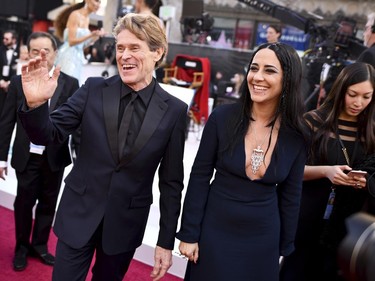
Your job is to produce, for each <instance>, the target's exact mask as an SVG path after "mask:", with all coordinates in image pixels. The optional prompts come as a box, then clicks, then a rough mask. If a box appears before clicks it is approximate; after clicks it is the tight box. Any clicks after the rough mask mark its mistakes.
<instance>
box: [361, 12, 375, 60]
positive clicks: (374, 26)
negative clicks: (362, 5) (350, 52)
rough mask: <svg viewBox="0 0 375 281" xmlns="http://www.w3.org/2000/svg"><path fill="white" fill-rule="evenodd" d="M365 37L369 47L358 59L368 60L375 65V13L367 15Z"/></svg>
mask: <svg viewBox="0 0 375 281" xmlns="http://www.w3.org/2000/svg"><path fill="white" fill-rule="evenodd" d="M363 39H364V45H365V46H366V47H367V49H366V50H365V51H363V52H362V53H361V54H360V56H359V57H358V59H357V61H358V62H366V63H368V64H371V65H372V66H373V67H375V13H371V14H369V15H368V16H367V22H366V25H365V30H364V31H363Z"/></svg>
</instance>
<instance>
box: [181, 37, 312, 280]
mask: <svg viewBox="0 0 375 281" xmlns="http://www.w3.org/2000/svg"><path fill="white" fill-rule="evenodd" d="M248 69H249V70H248V73H247V79H245V81H244V82H243V85H242V90H241V93H242V97H241V99H240V102H239V103H237V104H230V105H221V106H219V107H217V108H216V109H215V110H214V111H213V112H212V114H211V115H210V118H209V120H208V122H207V124H206V125H205V128H204V132H203V136H202V140H201V143H200V147H199V150H198V153H197V156H196V159H195V162H194V165H193V168H192V172H191V175H190V181H189V185H188V189H187V194H186V197H185V202H184V210H183V215H182V223H181V229H180V231H179V232H178V234H177V238H178V239H179V240H181V243H180V247H179V249H180V252H181V254H182V255H185V256H186V257H187V258H188V259H189V262H188V267H187V270H186V275H185V280H192V281H208V280H215V281H228V280H236V281H277V280H278V279H279V258H280V256H284V255H289V254H290V253H291V252H292V251H293V249H294V246H293V240H294V235H295V231H296V227H297V219H298V209H299V202H300V195H301V188H302V177H303V170H304V166H305V161H306V145H305V139H304V136H303V132H304V131H303V128H304V126H303V123H301V121H302V120H303V118H302V115H303V105H302V101H301V99H300V91H299V89H300V82H301V63H300V58H299V57H298V55H297V53H296V52H295V50H294V49H293V48H292V47H290V46H288V45H285V44H281V43H276V44H268V43H267V44H264V45H261V46H259V48H258V49H257V50H256V51H255V52H254V54H253V57H252V58H251V61H250V65H249V68H248ZM212 176H213V178H212Z"/></svg>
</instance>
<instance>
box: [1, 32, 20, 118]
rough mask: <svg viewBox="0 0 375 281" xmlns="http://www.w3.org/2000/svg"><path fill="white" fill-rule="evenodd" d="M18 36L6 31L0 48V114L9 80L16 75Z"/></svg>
mask: <svg viewBox="0 0 375 281" xmlns="http://www.w3.org/2000/svg"><path fill="white" fill-rule="evenodd" d="M17 41H18V35H17V33H16V32H15V31H14V30H6V31H5V32H4V34H3V44H2V45H1V46H0V114H1V112H2V108H3V106H4V102H5V99H6V95H7V92H8V86H9V83H10V78H12V77H13V76H14V75H16V73H17V59H18V58H19V45H18V42H17Z"/></svg>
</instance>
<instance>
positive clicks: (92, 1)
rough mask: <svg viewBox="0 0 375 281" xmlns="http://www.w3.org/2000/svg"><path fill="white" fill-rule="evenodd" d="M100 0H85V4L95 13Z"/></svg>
mask: <svg viewBox="0 0 375 281" xmlns="http://www.w3.org/2000/svg"><path fill="white" fill-rule="evenodd" d="M100 3H101V0H86V5H87V7H88V9H89V10H90V11H91V13H96V12H97V11H98V10H99V8H100Z"/></svg>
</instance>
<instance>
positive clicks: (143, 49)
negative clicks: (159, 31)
mask: <svg viewBox="0 0 375 281" xmlns="http://www.w3.org/2000/svg"><path fill="white" fill-rule="evenodd" d="M116 39H117V43H116V61H117V68H118V72H119V74H120V77H121V80H122V81H123V82H124V83H125V84H127V85H128V86H129V87H131V88H132V89H133V90H135V91H139V90H141V89H143V88H145V87H146V86H147V85H149V84H150V83H151V80H152V74H153V71H154V69H155V64H156V62H157V61H159V60H160V58H161V57H162V55H163V50H162V49H157V50H156V51H151V50H150V48H149V47H148V45H147V43H146V42H145V41H143V40H141V39H139V38H137V37H136V36H135V35H134V34H133V33H131V32H130V31H129V30H127V29H125V30H123V31H121V32H120V33H119V34H118V35H117V37H116Z"/></svg>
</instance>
